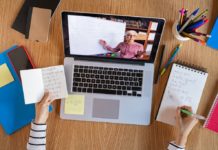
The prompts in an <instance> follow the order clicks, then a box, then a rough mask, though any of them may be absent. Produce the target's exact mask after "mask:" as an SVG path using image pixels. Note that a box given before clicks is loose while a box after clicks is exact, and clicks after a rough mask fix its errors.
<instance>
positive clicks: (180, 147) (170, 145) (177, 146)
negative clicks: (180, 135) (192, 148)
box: [167, 142, 185, 150]
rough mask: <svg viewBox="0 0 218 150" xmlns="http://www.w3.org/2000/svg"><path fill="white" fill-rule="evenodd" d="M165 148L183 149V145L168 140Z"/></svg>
mask: <svg viewBox="0 0 218 150" xmlns="http://www.w3.org/2000/svg"><path fill="white" fill-rule="evenodd" d="M167 150H185V147H182V146H179V145H176V144H175V142H170V143H169V145H168V147H167Z"/></svg>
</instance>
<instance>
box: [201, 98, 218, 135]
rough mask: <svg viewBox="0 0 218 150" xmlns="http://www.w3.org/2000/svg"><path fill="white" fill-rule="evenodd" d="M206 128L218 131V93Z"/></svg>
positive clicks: (205, 124) (205, 125)
mask: <svg viewBox="0 0 218 150" xmlns="http://www.w3.org/2000/svg"><path fill="white" fill-rule="evenodd" d="M204 128H207V129H209V130H211V131H214V132H216V133H218V94H217V96H216V98H215V100H214V103H213V105H212V107H211V109H210V112H209V115H208V116H207V120H206V122H205V123H204Z"/></svg>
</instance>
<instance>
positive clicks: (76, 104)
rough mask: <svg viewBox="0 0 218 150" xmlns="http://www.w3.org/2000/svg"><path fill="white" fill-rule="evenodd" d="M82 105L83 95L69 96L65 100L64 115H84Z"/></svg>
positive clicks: (83, 101)
mask: <svg viewBox="0 0 218 150" xmlns="http://www.w3.org/2000/svg"><path fill="white" fill-rule="evenodd" d="M84 105H85V96H84V95H69V96H68V97H67V98H66V99H65V105H64V113H65V114H69V115H84Z"/></svg>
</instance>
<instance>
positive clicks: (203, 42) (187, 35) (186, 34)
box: [182, 32, 206, 45]
mask: <svg viewBox="0 0 218 150" xmlns="http://www.w3.org/2000/svg"><path fill="white" fill-rule="evenodd" d="M182 35H184V36H186V37H188V38H190V39H192V40H194V41H196V42H198V43H200V44H202V45H205V44H206V42H205V41H203V40H201V39H198V38H195V37H194V36H192V35H190V34H188V33H186V32H182Z"/></svg>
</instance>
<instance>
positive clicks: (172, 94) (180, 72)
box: [156, 63, 208, 125]
mask: <svg viewBox="0 0 218 150" xmlns="http://www.w3.org/2000/svg"><path fill="white" fill-rule="evenodd" d="M207 76H208V73H206V72H203V71H200V70H196V69H193V68H190V67H186V66H183V65H180V64H176V63H174V64H173V66H172V70H171V73H170V76H169V79H168V82H167V86H166V89H165V92H164V95H163V99H162V102H161V105H160V108H159V112H158V114H157V118H156V120H157V121H160V122H163V123H166V124H170V125H175V123H176V120H175V117H176V109H177V107H178V106H183V105H187V106H191V107H192V109H193V112H194V113H196V111H197V108H198V105H199V102H200V99H201V95H202V92H203V89H204V85H205V83H206V79H207Z"/></svg>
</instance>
